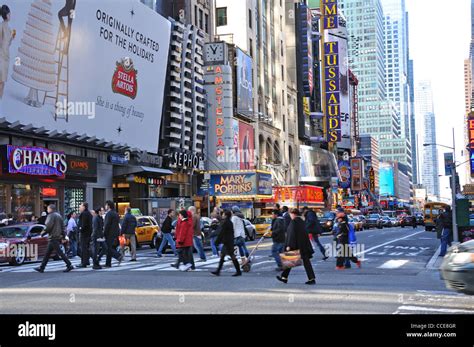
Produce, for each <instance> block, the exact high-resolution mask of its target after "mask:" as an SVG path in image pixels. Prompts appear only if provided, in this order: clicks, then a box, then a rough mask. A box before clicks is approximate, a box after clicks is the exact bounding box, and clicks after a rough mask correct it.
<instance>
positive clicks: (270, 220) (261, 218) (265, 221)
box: [254, 217, 272, 224]
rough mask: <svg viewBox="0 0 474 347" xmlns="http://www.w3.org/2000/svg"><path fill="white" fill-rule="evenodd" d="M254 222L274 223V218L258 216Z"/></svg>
mask: <svg viewBox="0 0 474 347" xmlns="http://www.w3.org/2000/svg"><path fill="white" fill-rule="evenodd" d="M254 224H272V219H271V218H270V217H257V218H255V220H254Z"/></svg>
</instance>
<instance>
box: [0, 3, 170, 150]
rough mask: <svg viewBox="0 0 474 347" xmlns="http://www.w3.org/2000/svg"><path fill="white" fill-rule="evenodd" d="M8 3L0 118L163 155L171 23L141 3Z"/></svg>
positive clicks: (0, 76)
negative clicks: (161, 141)
mask: <svg viewBox="0 0 474 347" xmlns="http://www.w3.org/2000/svg"><path fill="white" fill-rule="evenodd" d="M3 3H4V4H5V5H7V6H8V7H9V8H10V11H11V20H10V21H8V22H6V25H5V31H4V34H3V35H4V36H6V37H4V38H3V41H2V42H3V44H2V47H4V49H3V51H5V52H3V55H2V57H3V58H2V60H1V61H0V67H1V69H0V82H5V85H4V92H3V95H0V117H5V118H6V120H7V121H9V122H11V123H14V122H17V121H19V122H20V123H21V124H25V125H28V124H32V125H33V126H35V127H44V128H45V129H46V130H48V131H58V132H66V133H71V134H74V133H76V134H78V135H83V134H85V135H87V136H90V137H96V138H97V139H102V140H105V141H106V142H112V143H116V144H123V145H128V146H130V147H134V148H139V149H141V150H146V151H149V152H154V153H157V151H158V140H159V133H160V124H161V116H162V108H163V94H164V86H165V79H166V68H167V65H168V51H169V43H170V35H171V23H170V22H169V21H168V20H167V19H165V18H164V17H162V16H161V15H159V14H158V13H156V12H154V11H153V10H151V9H150V8H148V7H147V6H145V5H143V4H142V3H141V2H140V1H138V0H100V1H97V0H80V1H65V0H5V1H4V2H3ZM5 32H6V34H5ZM5 53H6V54H5ZM2 63H3V65H2ZM0 93H1V92H0Z"/></svg>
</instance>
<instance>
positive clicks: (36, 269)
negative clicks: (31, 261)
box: [33, 267, 44, 273]
mask: <svg viewBox="0 0 474 347" xmlns="http://www.w3.org/2000/svg"><path fill="white" fill-rule="evenodd" d="M33 270H35V271H38V272H39V273H43V272H44V270H43V269H42V268H40V267H35V268H34V269H33Z"/></svg>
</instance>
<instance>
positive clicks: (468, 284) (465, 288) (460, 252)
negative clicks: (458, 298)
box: [440, 240, 474, 295]
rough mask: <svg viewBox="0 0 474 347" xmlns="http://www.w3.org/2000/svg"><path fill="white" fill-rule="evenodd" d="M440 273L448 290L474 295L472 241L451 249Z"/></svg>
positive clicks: (473, 244)
mask: <svg viewBox="0 0 474 347" xmlns="http://www.w3.org/2000/svg"><path fill="white" fill-rule="evenodd" d="M440 271H441V277H442V278H443V280H444V282H445V284H446V287H447V288H448V289H452V290H455V291H457V292H460V293H464V294H469V295H474V240H471V241H467V242H464V243H461V244H459V245H456V246H453V247H451V248H450V249H449V250H448V253H447V254H446V256H445V257H444V259H443V263H442V264H441V268H440Z"/></svg>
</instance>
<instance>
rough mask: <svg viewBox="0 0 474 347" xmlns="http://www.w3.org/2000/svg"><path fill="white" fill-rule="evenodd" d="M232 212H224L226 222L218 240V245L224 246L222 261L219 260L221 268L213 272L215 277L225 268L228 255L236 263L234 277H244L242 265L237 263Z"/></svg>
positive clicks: (223, 223) (222, 226) (224, 221)
mask: <svg viewBox="0 0 474 347" xmlns="http://www.w3.org/2000/svg"><path fill="white" fill-rule="evenodd" d="M231 218H232V212H230V211H228V210H226V211H224V220H223V221H222V225H221V230H220V232H219V235H218V236H217V239H216V244H217V245H220V244H222V251H221V259H220V260H219V266H218V267H217V270H216V271H213V272H211V274H213V275H215V276H219V275H220V274H221V270H222V267H223V266H224V261H225V257H226V256H227V255H228V256H229V257H230V258H231V259H232V263H234V267H235V271H236V272H235V273H234V274H233V275H232V276H233V277H236V276H242V271H240V265H239V262H238V261H237V258H236V257H235V254H234V225H233V224H232V221H231Z"/></svg>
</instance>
